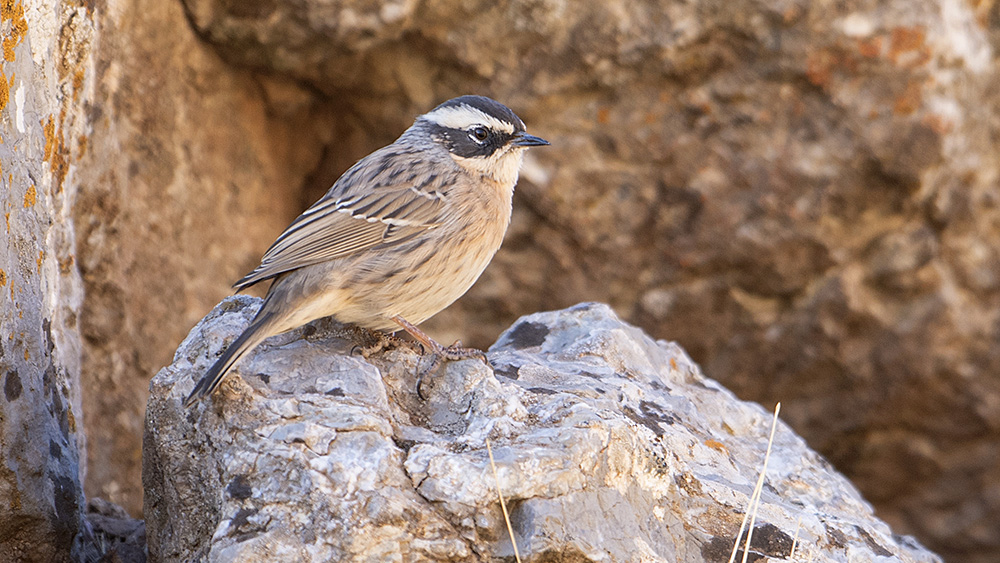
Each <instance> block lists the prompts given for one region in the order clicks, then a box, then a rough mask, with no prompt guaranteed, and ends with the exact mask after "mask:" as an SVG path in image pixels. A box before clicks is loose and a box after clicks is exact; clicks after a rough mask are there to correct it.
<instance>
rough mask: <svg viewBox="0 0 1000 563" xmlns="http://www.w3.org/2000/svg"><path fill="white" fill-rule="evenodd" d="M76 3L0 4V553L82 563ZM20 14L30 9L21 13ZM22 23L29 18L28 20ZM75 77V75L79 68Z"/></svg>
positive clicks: (79, 13) (81, 114)
mask: <svg viewBox="0 0 1000 563" xmlns="http://www.w3.org/2000/svg"><path fill="white" fill-rule="evenodd" d="M85 12H86V10H84V9H83V8H81V7H79V6H76V5H61V6H60V7H59V9H49V8H42V7H41V6H39V5H32V3H30V2H5V3H3V4H2V6H0V22H2V26H0V35H2V39H3V41H2V43H3V72H2V73H0V170H2V172H0V207H2V219H0V229H2V230H0V233H2V234H0V560H2V561H5V562H6V561H15V562H19V563H20V562H22V561H23V562H32V561H44V562H63V561H71V560H76V561H84V562H86V561H88V558H89V557H90V556H92V555H93V554H94V553H96V551H95V550H94V549H93V546H92V545H90V544H89V543H88V539H87V537H86V533H85V531H86V530H85V528H86V527H85V525H84V516H83V510H84V495H83V486H82V483H81V481H82V474H83V472H84V471H85V468H84V463H83V462H82V459H81V458H82V449H83V444H84V442H85V438H84V434H83V425H82V422H83V412H82V409H81V397H80V349H81V342H80V334H79V330H78V324H77V322H78V319H79V313H80V310H81V301H82V293H83V284H82V283H81V280H80V276H79V274H78V272H77V271H76V270H75V269H74V267H73V264H74V256H75V252H76V248H75V245H76V238H75V228H74V224H73V221H72V219H71V215H72V207H73V201H74V196H75V194H76V193H77V183H76V182H75V178H74V177H73V175H72V173H73V172H74V171H75V167H74V166H73V163H72V159H71V158H69V156H70V154H71V153H72V152H73V151H75V149H76V147H77V140H78V139H79V138H80V136H81V135H85V134H86V131H87V123H86V121H87V120H86V111H85V107H86V106H87V105H88V104H91V103H93V97H92V96H91V95H89V93H88V92H86V91H84V90H85V83H86V80H85V79H86V75H85V73H84V69H85V68H86V66H87V62H88V61H89V60H90V59H89V55H90V49H89V45H90V41H91V40H92V37H93V34H94V33H95V29H94V26H93V22H92V21H90V20H89V19H88V18H87V17H86V13H85ZM26 14H27V15H26ZM29 20H30V21H29ZM78 73H79V74H78Z"/></svg>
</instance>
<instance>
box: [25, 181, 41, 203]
mask: <svg viewBox="0 0 1000 563" xmlns="http://www.w3.org/2000/svg"><path fill="white" fill-rule="evenodd" d="M37 200H38V190H36V189H35V186H28V189H27V191H25V192H24V206H25V207H31V206H32V205H35V202H36V201H37Z"/></svg>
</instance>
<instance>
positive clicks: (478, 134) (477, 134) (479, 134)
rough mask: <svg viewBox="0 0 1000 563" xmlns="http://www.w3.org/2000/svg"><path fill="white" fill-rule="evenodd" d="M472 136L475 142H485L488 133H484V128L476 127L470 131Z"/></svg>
mask: <svg viewBox="0 0 1000 563" xmlns="http://www.w3.org/2000/svg"><path fill="white" fill-rule="evenodd" d="M472 136H473V137H474V138H475V139H476V140H477V141H485V140H486V137H489V136H490V134H489V132H488V131H486V128H485V127H476V128H475V129H473V130H472Z"/></svg>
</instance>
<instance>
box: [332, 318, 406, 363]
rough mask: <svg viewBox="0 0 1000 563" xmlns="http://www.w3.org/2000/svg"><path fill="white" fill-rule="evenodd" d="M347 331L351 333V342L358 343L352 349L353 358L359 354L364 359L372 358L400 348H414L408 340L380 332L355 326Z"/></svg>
mask: <svg viewBox="0 0 1000 563" xmlns="http://www.w3.org/2000/svg"><path fill="white" fill-rule="evenodd" d="M347 330H348V331H349V332H350V337H351V340H353V341H354V342H356V343H357V344H355V345H354V347H353V348H351V355H352V356H353V355H355V354H358V355H360V356H362V357H364V358H370V357H371V356H373V355H375V354H378V353H379V352H382V351H385V350H392V349H393V348H398V347H400V346H406V347H412V346H413V343H411V342H409V341H407V340H403V339H402V338H397V337H396V336H393V335H391V334H386V333H384V332H382V331H380V330H369V329H367V328H362V327H359V326H353V325H352V326H350V327H348V329H347Z"/></svg>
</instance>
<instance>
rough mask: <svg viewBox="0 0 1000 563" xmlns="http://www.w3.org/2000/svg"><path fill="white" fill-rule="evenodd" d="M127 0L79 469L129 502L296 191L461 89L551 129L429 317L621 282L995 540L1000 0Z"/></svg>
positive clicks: (601, 293) (94, 230)
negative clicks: (194, 369) (202, 356)
mask: <svg viewBox="0 0 1000 563" xmlns="http://www.w3.org/2000/svg"><path fill="white" fill-rule="evenodd" d="M137 4H138V3H127V2H118V3H110V4H109V5H108V10H107V12H106V13H103V15H101V16H100V17H101V18H102V21H103V22H104V24H105V29H106V31H107V34H106V37H107V38H109V41H111V40H112V39H111V38H114V39H113V40H114V41H117V42H118V43H117V44H114V45H108V47H107V50H104V51H102V53H103V54H102V55H101V57H102V59H101V60H103V61H105V62H104V63H102V64H101V65H98V76H97V79H96V82H97V84H98V85H99V87H100V88H104V91H105V92H106V93H107V94H106V96H105V97H106V98H107V99H108V104H109V105H108V107H103V106H102V107H101V109H100V111H103V112H105V114H106V115H111V116H112V117H108V118H107V119H108V120H109V123H108V125H107V131H106V132H105V133H103V135H104V137H103V139H104V141H103V144H102V146H103V147H105V148H104V149H103V150H102V151H101V152H100V155H101V156H100V157H98V156H90V157H89V158H91V160H89V161H88V167H91V168H94V169H95V170H102V169H103V170H105V171H106V172H105V174H104V175H97V174H95V175H94V176H93V182H92V183H90V184H89V189H88V190H87V191H85V192H84V193H83V194H82V196H81V201H82V202H84V204H83V205H80V206H79V207H78V210H77V211H76V218H77V221H78V223H79V224H80V225H81V226H80V229H81V231H86V233H87V234H86V235H85V236H81V237H80V238H81V242H80V244H81V249H80V257H81V259H80V267H81V270H82V271H83V274H84V279H85V282H86V284H87V288H88V301H87V303H85V311H87V312H88V314H87V315H85V317H84V319H85V323H84V324H83V330H84V334H85V338H86V341H85V342H86V351H87V353H86V356H85V358H86V359H85V369H84V373H85V381H86V387H87V388H91V389H94V390H95V392H94V393H88V394H85V405H93V406H92V407H91V406H88V407H87V409H88V410H87V412H88V415H89V416H92V419H93V420H95V421H99V422H98V423H96V424H94V425H91V428H92V430H91V431H90V432H91V436H90V438H91V443H92V444H93V445H94V447H93V448H92V450H91V452H92V453H91V456H92V459H95V458H96V459H108V456H109V453H110V454H113V455H112V458H114V459H116V461H115V463H112V464H106V465H105V466H106V467H107V471H108V473H107V475H106V476H101V477H97V475H96V473H94V472H93V471H92V472H91V474H90V480H89V484H90V490H91V491H93V493H94V494H104V495H108V496H112V498H113V499H115V500H118V501H121V502H124V503H125V504H127V505H129V506H130V507H132V508H133V509H135V507H137V506H138V498H137V495H138V493H137V491H136V490H135V489H136V487H137V486H138V481H137V479H136V475H137V470H138V469H137V464H136V459H137V455H138V451H139V443H138V436H139V433H138V431H137V429H138V428H139V424H140V417H139V416H138V413H139V412H140V411H141V404H142V399H143V398H144V397H145V394H146V381H147V379H148V377H149V376H150V375H151V374H152V373H153V372H154V371H155V370H156V369H157V368H158V367H159V366H160V365H162V364H165V363H166V362H167V360H168V358H169V353H170V351H171V350H172V349H173V347H174V345H175V344H176V342H177V341H179V340H180V337H181V335H183V333H184V332H185V331H186V330H187V329H188V328H189V327H190V326H191V325H192V324H193V322H194V320H195V319H197V318H198V317H199V316H200V315H201V314H203V313H204V312H205V311H207V310H208V309H209V308H210V306H211V305H212V304H214V302H215V301H216V300H217V299H218V297H220V296H222V295H224V294H225V293H226V291H227V286H228V284H229V283H231V282H232V281H233V280H234V279H235V278H236V277H238V276H239V275H240V274H241V273H243V271H244V270H246V269H247V268H249V267H252V266H253V261H254V260H255V259H256V258H257V257H259V255H260V253H261V252H262V251H263V250H264V249H265V248H266V246H267V244H268V243H269V242H270V240H271V239H272V238H273V236H275V235H276V234H277V233H278V232H279V231H280V229H281V227H282V226H283V225H284V223H285V222H286V221H287V220H289V219H290V218H291V217H292V215H293V214H294V212H295V211H296V210H298V209H301V208H303V207H304V206H305V205H307V204H308V203H309V202H311V200H313V199H315V198H316V197H318V195H319V194H320V193H321V192H322V191H323V190H325V189H326V188H327V187H328V185H329V183H330V182H331V181H332V180H333V179H335V178H336V175H337V173H338V172H339V171H341V170H343V169H344V168H346V166H348V165H349V164H350V163H351V162H352V161H353V160H354V159H356V158H358V157H360V156H362V155H363V154H365V153H367V152H368V151H369V150H371V149H372V148H374V147H376V146H379V145H381V144H384V143H386V142H389V141H391V140H392V139H393V138H394V137H395V135H397V134H398V133H399V132H400V131H401V130H402V129H403V128H404V127H406V126H407V125H408V124H409V122H410V120H411V119H412V117H413V115H414V114H416V113H418V112H421V111H424V110H426V109H427V108H429V107H431V106H432V105H433V104H434V103H436V102H438V101H440V100H443V99H446V98H448V97H450V96H452V95H455V94H458V93H466V92H476V93H484V94H488V95H493V96H495V97H497V98H498V99H501V100H503V101H504V102H506V103H508V104H509V105H511V106H512V107H513V108H514V109H515V110H516V111H517V112H518V113H519V114H520V115H521V117H523V118H524V119H525V121H526V122H527V123H528V127H529V129H530V130H531V131H532V132H535V133H538V134H540V135H542V136H544V137H546V138H548V139H550V140H551V141H553V144H554V146H553V147H551V149H550V150H547V151H545V152H544V153H543V152H541V151H539V152H538V153H537V154H536V155H532V158H531V159H530V160H529V161H528V162H527V164H526V168H525V170H524V172H523V174H522V178H523V180H522V183H521V184H520V186H519V189H518V192H517V194H516V199H515V207H516V210H515V217H514V223H513V225H512V228H511V232H510V233H509V235H508V238H507V240H506V242H505V246H504V248H503V249H502V250H501V252H500V254H499V255H498V256H497V259H496V260H495V262H494V264H493V265H492V266H491V267H490V268H489V269H488V270H487V272H486V274H485V275H484V278H483V279H482V280H481V281H480V283H479V284H477V286H476V287H474V288H473V290H472V291H471V292H470V294H469V295H468V296H467V297H466V298H464V299H463V300H462V301H460V302H459V304H458V305H457V306H456V307H453V308H452V309H451V310H449V311H446V312H445V313H442V314H441V315H440V316H439V317H438V318H436V319H433V320H432V321H431V322H430V323H428V329H429V330H430V331H431V332H432V333H433V334H435V335H436V336H438V337H440V338H441V339H442V340H448V339H450V338H453V337H461V338H463V339H464V340H465V341H466V342H471V343H473V344H477V345H480V346H482V345H487V344H489V343H490V342H492V341H493V340H494V339H495V337H496V335H497V334H498V333H499V332H500V330H501V329H502V328H503V327H504V326H506V325H508V324H509V323H510V322H512V321H513V320H514V319H515V318H516V317H517V316H518V315H520V314H524V313H529V312H533V311H537V310H543V309H552V308H557V307H561V306H567V305H570V304H572V303H575V302H577V301H581V300H587V299H591V300H602V301H607V302H610V303H611V304H613V305H614V306H615V307H616V309H617V310H619V311H620V312H622V313H623V314H624V315H625V316H626V317H627V318H628V319H629V320H631V321H633V322H636V323H637V324H639V325H641V326H642V327H644V328H645V329H646V330H647V331H649V332H650V333H651V334H653V335H655V336H657V337H665V338H670V339H674V340H677V341H679V342H680V343H681V344H682V345H683V346H684V347H685V348H686V349H688V350H690V351H691V352H692V355H693V356H694V358H695V360H696V361H698V362H699V363H700V364H702V365H703V366H704V368H705V370H706V372H707V373H708V374H710V375H711V376H712V377H715V378H718V379H719V380H721V381H722V382H723V383H724V384H726V385H727V386H729V387H730V388H733V389H734V390H736V391H737V392H738V394H740V395H741V396H742V397H744V398H748V399H757V400H761V401H762V402H773V401H774V400H778V399H780V400H781V401H782V402H783V403H784V405H785V413H786V416H787V418H788V420H789V421H790V422H791V423H792V425H793V427H795V428H796V429H797V430H798V431H799V432H801V433H802V434H803V435H804V436H805V437H806V438H807V440H809V442H810V443H811V444H812V445H813V446H815V447H816V448H817V449H819V450H820V451H822V452H823V453H824V454H826V455H827V456H828V457H829V458H830V459H831V460H832V461H833V462H834V463H835V464H836V465H837V466H838V467H839V468H841V469H842V470H843V471H845V472H846V473H847V474H848V475H849V476H850V477H852V478H853V479H854V480H855V481H856V482H857V483H858V484H859V486H860V487H861V489H862V491H863V492H864V493H865V494H866V495H867V496H868V497H869V498H870V499H871V500H873V501H874V502H875V504H876V506H877V508H878V509H879V511H880V512H879V513H880V515H881V516H882V517H884V518H885V519H886V520H888V521H889V522H890V523H891V524H892V525H893V526H894V527H895V528H897V529H899V530H900V531H907V532H911V533H914V534H916V535H917V536H918V537H920V538H921V539H922V540H923V541H924V542H925V543H927V544H928V545H929V546H930V547H931V548H932V549H934V550H936V551H938V552H940V553H942V554H943V555H945V557H946V558H947V559H948V560H949V561H957V560H962V561H988V560H990V558H991V557H992V554H993V553H996V551H997V550H1000V524H998V523H1000V502H998V501H997V500H996V498H995V496H991V495H988V494H983V492H984V491H989V490H996V488H997V487H998V486H1000V469H998V467H997V466H996V464H995V463H994V462H993V459H992V458H993V453H994V452H995V451H996V449H997V444H998V443H1000V407H998V405H1000V382H998V380H997V378H996V377H995V376H993V375H992V374H994V373H997V372H998V370H1000V365H998V364H1000V349H998V348H1000V344H998V342H1000V322H998V321H1000V317H998V315H1000V267H998V266H1000V255H998V253H1000V250H998V248H1000V244H998V241H1000V229H998V227H997V224H998V223H1000V221H998V219H1000V206H998V205H997V196H996V193H997V189H996V182H997V177H998V174H997V163H998V162H1000V158H998V156H1000V155H998V152H1000V150H998V141H997V138H998V136H997V134H996V133H997V125H998V117H997V116H998V111H997V109H998V108H997V105H998V97H997V93H996V88H995V84H996V83H997V81H998V78H1000V77H998V76H997V65H996V62H995V54H994V53H995V49H996V46H997V45H998V44H1000V41H998V40H997V36H998V32H997V31H996V30H997V29H1000V23H998V22H1000V8H998V5H997V4H996V3H993V2H978V3H976V2H971V3H966V2H960V1H958V0H917V1H914V0H889V1H883V2H876V1H874V0H869V1H862V2H854V3H840V4H832V3H815V2H809V1H807V0H783V1H781V2H777V3H775V2H759V1H753V0H737V1H735V2H716V1H712V0H701V1H697V2H689V3H673V2H665V1H647V2H605V1H596V0H595V1H593V2H576V3H572V4H570V3H567V2H560V1H558V0H552V1H536V0H530V1H529V0H511V1H509V2H485V1H484V2H473V3H468V2H453V1H447V0H435V1H429V2H416V1H413V0H410V1H406V0H401V1H398V2H390V3H368V2H360V1H349V0H344V1H339V2H310V1H308V0H297V1H294V2H282V3H254V4H252V5H251V4H247V3H238V2H218V3H213V2H212V1H211V0H187V1H185V2H184V4H183V9H184V12H183V13H182V11H181V7H180V6H178V5H176V4H173V3H155V4H152V5H149V6H143V7H142V8H141V9H139V8H138V7H137ZM99 12H100V10H99ZM191 29H193V30H194V31H193V32H192V31H191ZM175 45H176V46H175ZM213 53H218V55H219V57H220V58H216V57H215V55H214V54H213ZM289 84H294V85H289ZM220 114H221V115H220ZM317 115H318V116H320V117H319V118H315V117H314V116H317ZM235 116H238V118H235ZM305 116H308V118H306V117H305ZM324 116H328V117H324ZM292 135H294V138H293V137H292ZM95 136H96V137H100V136H101V133H100V132H98V133H97V134H96V135H95ZM119 139H121V141H120V140H119ZM292 141H294V143H293V142H292ZM109 155H113V158H109ZM316 160H318V162H315V161H316ZM199 163H200V164H199ZM88 193H89V194H90V196H88V195H87V194H88ZM263 194H268V195H263ZM88 198H89V199H88ZM87 201H90V202H91V203H90V204H89V205H88V204H86V202H87ZM87 217H90V218H91V219H90V221H89V222H88V221H87V220H86V219H87ZM87 225H92V227H88V226H87ZM247 229H249V230H247ZM144 233H150V234H149V235H145V234H144ZM151 240H152V241H155V244H159V245H161V248H162V249H165V250H164V251H159V250H156V249H155V246H153V245H152V244H151V242H150V241H151ZM102 315H110V316H109V317H107V318H105V317H103V316H102ZM88 396H91V397H92V399H89V400H88V398H87V397H88ZM123 406H124V411H123ZM90 413H93V414H90ZM102 448H103V449H102ZM98 452H100V453H98ZM122 456H124V457H125V461H117V459H119V458H121V457H122ZM114 491H120V492H119V493H118V496H115V493H114Z"/></svg>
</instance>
